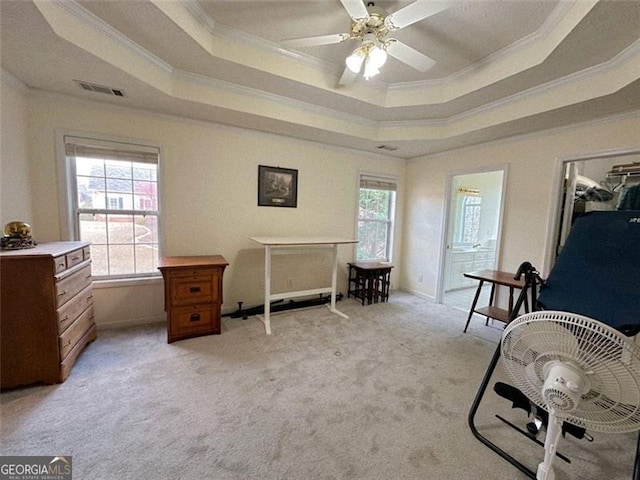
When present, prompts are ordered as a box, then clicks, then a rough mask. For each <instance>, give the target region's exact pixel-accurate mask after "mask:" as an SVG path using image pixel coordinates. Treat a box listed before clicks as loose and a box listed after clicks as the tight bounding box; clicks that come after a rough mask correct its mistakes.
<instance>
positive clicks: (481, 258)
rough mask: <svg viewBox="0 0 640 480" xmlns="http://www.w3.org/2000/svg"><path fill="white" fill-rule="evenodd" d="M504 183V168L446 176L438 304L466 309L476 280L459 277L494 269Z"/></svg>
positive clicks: (499, 231) (498, 241)
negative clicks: (445, 202) (447, 192)
mask: <svg viewBox="0 0 640 480" xmlns="http://www.w3.org/2000/svg"><path fill="white" fill-rule="evenodd" d="M504 180H505V170H504V169H500V170H492V171H481V172H475V173H463V174H454V175H450V176H449V177H448V191H449V195H448V197H447V210H446V211H447V213H446V217H445V218H446V225H445V228H444V241H443V247H444V255H443V262H442V265H441V269H440V280H439V287H438V301H439V302H441V303H444V304H446V305H451V306H456V307H460V308H463V309H468V308H469V306H470V305H471V300H472V298H473V294H474V293H475V287H476V285H477V281H475V280H470V279H468V278H466V277H465V276H464V275H463V274H464V273H466V272H473V271H477V270H484V269H490V270H492V269H495V266H496V262H497V257H498V247H499V244H500V233H501V225H502V210H503V197H504V195H503V191H504V183H505V182H504Z"/></svg>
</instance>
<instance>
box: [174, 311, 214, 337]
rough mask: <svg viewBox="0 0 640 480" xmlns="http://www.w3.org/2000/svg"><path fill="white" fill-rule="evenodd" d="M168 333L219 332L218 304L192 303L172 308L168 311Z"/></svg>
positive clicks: (186, 334) (178, 335) (178, 334)
mask: <svg viewBox="0 0 640 480" xmlns="http://www.w3.org/2000/svg"><path fill="white" fill-rule="evenodd" d="M169 315H170V317H171V321H170V326H169V329H170V335H171V336H172V337H180V336H189V335H192V334H198V333H203V334H204V333H209V334H211V333H220V305H218V304H212V305H204V306H202V305H200V306H199V305H193V306H190V307H177V308H172V309H171V311H170V312H169Z"/></svg>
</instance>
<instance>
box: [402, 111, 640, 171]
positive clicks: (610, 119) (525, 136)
mask: <svg viewBox="0 0 640 480" xmlns="http://www.w3.org/2000/svg"><path fill="white" fill-rule="evenodd" d="M626 120H639V121H640V110H632V111H630V112H623V113H616V114H613V115H609V116H605V117H601V118H596V119H593V120H586V121H584V122H577V123H571V124H569V125H563V126H561V127H553V128H545V129H543V130H536V131H535V132H530V133H521V134H519V135H512V136H509V137H505V138H499V139H497V140H491V141H488V142H483V143H476V144H473V145H466V146H464V147H458V148H451V149H449V150H444V151H441V152H436V153H429V154H427V155H420V156H418V157H413V158H409V159H407V165H409V164H414V163H419V162H423V161H428V160H436V159H439V158H444V157H450V156H451V155H452V154H454V153H465V152H469V151H475V150H477V149H478V146H483V147H490V146H497V145H506V144H509V143H513V142H519V141H522V140H529V139H535V138H540V137H546V136H548V135H554V134H556V133H561V132H563V131H571V130H576V129H579V128H588V127H597V126H599V125H607V124H609V123H617V122H624V121H626ZM627 148H629V149H635V148H640V145H639V146H638V147H627ZM620 150H622V149H620Z"/></svg>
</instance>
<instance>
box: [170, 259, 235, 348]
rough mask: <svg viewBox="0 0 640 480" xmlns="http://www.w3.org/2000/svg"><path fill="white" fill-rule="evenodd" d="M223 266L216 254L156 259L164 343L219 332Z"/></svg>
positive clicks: (222, 260) (223, 262)
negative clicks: (160, 282) (161, 292)
mask: <svg viewBox="0 0 640 480" xmlns="http://www.w3.org/2000/svg"><path fill="white" fill-rule="evenodd" d="M227 265H229V263H228V262H227V261H226V260H225V259H224V257H222V256H220V255H212V256H198V257H162V258H161V259H160V264H159V266H158V268H159V269H160V271H161V272H162V277H163V278H164V309H165V311H166V312H167V342H168V343H171V342H175V341H176V340H183V339H185V338H191V337H199V336H202V335H214V334H220V331H221V330H220V320H221V319H220V317H221V308H222V275H223V273H224V269H225V267H226V266H227Z"/></svg>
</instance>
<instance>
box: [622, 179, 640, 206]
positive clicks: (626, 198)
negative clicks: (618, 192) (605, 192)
mask: <svg viewBox="0 0 640 480" xmlns="http://www.w3.org/2000/svg"><path fill="white" fill-rule="evenodd" d="M618 210H640V183H638V184H636V185H633V186H631V187H626V188H625V189H624V190H623V191H622V196H621V197H620V203H619V204H618Z"/></svg>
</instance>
